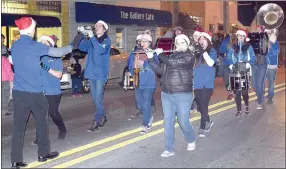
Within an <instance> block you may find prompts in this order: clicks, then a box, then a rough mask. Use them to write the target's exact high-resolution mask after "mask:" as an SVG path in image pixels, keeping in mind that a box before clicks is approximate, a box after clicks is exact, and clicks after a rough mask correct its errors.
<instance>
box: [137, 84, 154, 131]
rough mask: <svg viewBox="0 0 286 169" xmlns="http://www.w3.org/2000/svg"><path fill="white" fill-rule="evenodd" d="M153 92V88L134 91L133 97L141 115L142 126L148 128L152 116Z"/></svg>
mask: <svg viewBox="0 0 286 169" xmlns="http://www.w3.org/2000/svg"><path fill="white" fill-rule="evenodd" d="M154 92H155V88H147V89H140V88H138V89H135V97H136V100H137V103H138V104H137V105H138V108H139V111H140V112H141V113H143V123H142V125H143V126H148V123H149V122H150V118H151V116H152V110H151V102H152V98H153V95H154Z"/></svg>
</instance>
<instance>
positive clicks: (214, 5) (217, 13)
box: [204, 1, 223, 32]
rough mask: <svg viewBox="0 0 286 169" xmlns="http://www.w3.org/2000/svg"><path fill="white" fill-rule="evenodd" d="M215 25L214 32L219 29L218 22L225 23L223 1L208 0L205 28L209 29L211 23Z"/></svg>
mask: <svg viewBox="0 0 286 169" xmlns="http://www.w3.org/2000/svg"><path fill="white" fill-rule="evenodd" d="M210 24H213V25H214V32H217V31H218V24H223V1H208V2H207V3H205V25H204V30H208V31H210V30H209V25H210Z"/></svg>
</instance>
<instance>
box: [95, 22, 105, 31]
mask: <svg viewBox="0 0 286 169" xmlns="http://www.w3.org/2000/svg"><path fill="white" fill-rule="evenodd" d="M98 23H100V24H102V25H103V26H104V28H105V29H106V30H107V29H108V25H107V23H105V22H104V21H102V20H99V21H97V22H96V24H98Z"/></svg>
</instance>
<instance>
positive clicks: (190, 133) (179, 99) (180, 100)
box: [161, 91, 196, 152]
mask: <svg viewBox="0 0 286 169" xmlns="http://www.w3.org/2000/svg"><path fill="white" fill-rule="evenodd" d="M193 97H194V96H193V93H178V94H168V93H165V92H163V91H162V92H161V100H162V107H163V113H164V132H165V150H167V151H170V152H174V141H175V138H174V135H175V129H174V124H175V115H176V113H177V116H178V122H179V125H180V127H181V129H182V130H183V133H184V136H185V139H186V141H187V142H188V143H193V142H194V141H195V140H196V136H195V132H194V129H193V127H192V124H191V122H190V121H189V119H190V106H191V104H192V101H193Z"/></svg>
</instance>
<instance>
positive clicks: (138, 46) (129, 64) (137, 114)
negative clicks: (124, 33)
mask: <svg viewBox="0 0 286 169" xmlns="http://www.w3.org/2000/svg"><path fill="white" fill-rule="evenodd" d="M141 37H142V34H139V35H137V37H136V46H135V47H134V49H133V50H132V51H131V53H130V55H129V57H128V70H130V69H131V67H133V64H134V61H133V62H132V61H131V60H132V59H131V58H132V57H133V52H135V51H137V50H140V49H141ZM129 67H130V68H129ZM126 73H127V76H131V73H130V72H126ZM135 108H136V112H135V116H136V117H137V116H140V114H141V112H140V111H139V108H138V104H137V100H136V97H135Z"/></svg>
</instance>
